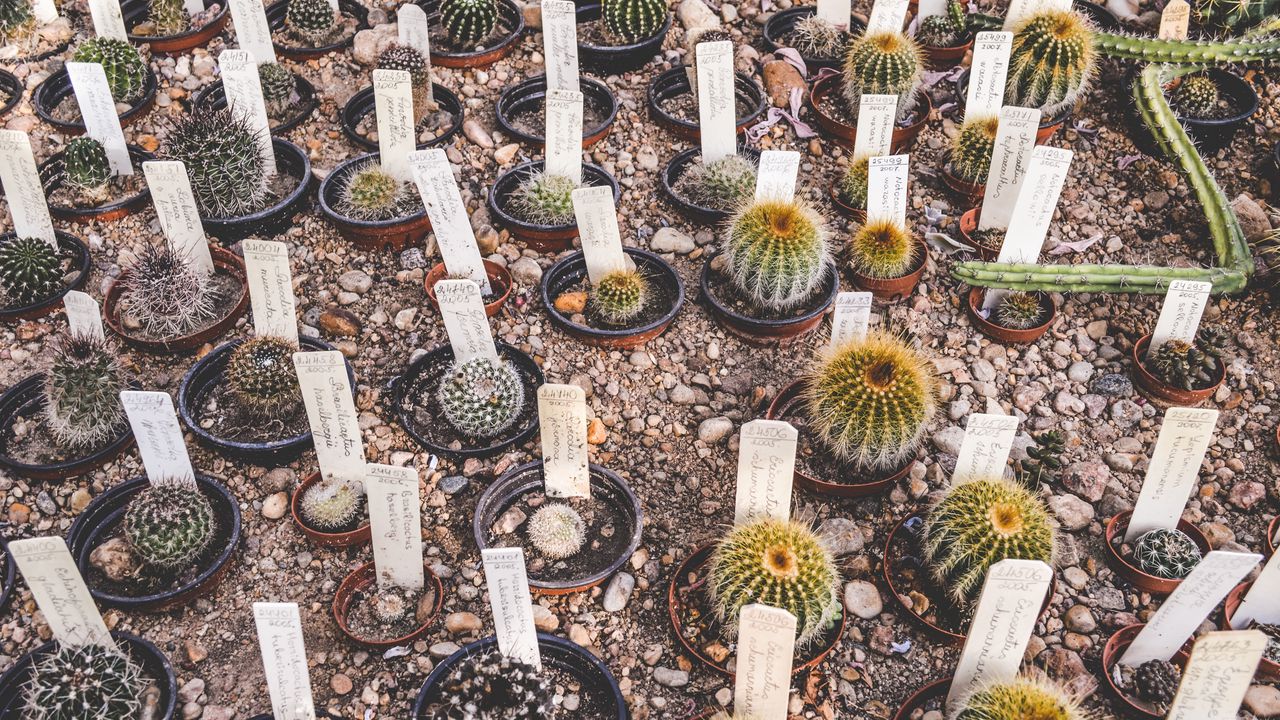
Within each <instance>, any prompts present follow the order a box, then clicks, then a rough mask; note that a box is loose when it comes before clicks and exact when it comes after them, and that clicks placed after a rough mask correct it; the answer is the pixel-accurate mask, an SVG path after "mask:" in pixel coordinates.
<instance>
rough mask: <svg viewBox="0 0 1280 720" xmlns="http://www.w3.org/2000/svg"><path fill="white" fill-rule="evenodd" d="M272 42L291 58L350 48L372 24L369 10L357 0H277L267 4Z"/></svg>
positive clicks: (297, 58)
mask: <svg viewBox="0 0 1280 720" xmlns="http://www.w3.org/2000/svg"><path fill="white" fill-rule="evenodd" d="M266 12H267V23H268V24H269V25H270V26H271V44H272V46H273V47H275V51H276V55H279V56H280V57H283V58H285V59H288V60H310V59H313V58H318V57H322V56H324V55H328V54H329V53H331V52H336V51H339V50H342V49H343V48H348V47H351V43H352V41H353V40H354V39H355V36H356V33H357V32H359V31H360V30H363V29H366V28H368V27H369V11H368V10H366V9H365V7H364V6H363V5H361V4H360V3H358V2H355V0H338V2H337V10H336V11H335V10H334V6H333V5H331V4H330V3H329V0H277V2H275V3H272V4H271V5H268V6H267V11H266Z"/></svg>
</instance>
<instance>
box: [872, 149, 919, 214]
mask: <svg viewBox="0 0 1280 720" xmlns="http://www.w3.org/2000/svg"><path fill="white" fill-rule="evenodd" d="M909 163H910V156H908V155H889V156H883V157H873V158H871V159H869V160H867V222H868V223H870V222H874V221H877V220H888V221H889V222H892V223H893V224H895V225H897V226H898V227H900V228H903V229H906V227H907V177H908V175H909V172H910V168H909V167H908V165H909Z"/></svg>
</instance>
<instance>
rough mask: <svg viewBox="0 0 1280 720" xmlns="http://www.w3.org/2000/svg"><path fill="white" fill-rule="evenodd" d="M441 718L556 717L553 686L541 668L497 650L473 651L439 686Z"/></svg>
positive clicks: (437, 714) (532, 719) (502, 719)
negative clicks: (540, 671)
mask: <svg viewBox="0 0 1280 720" xmlns="http://www.w3.org/2000/svg"><path fill="white" fill-rule="evenodd" d="M440 700H441V702H440V704H441V706H440V707H436V708H434V709H433V711H434V713H435V715H434V716H435V717H440V718H442V720H524V719H526V718H527V719H528V720H535V719H537V718H544V717H553V716H554V715H555V709H556V707H555V706H556V700H555V697H554V688H553V687H552V685H551V683H550V681H548V680H547V678H544V677H543V676H542V674H541V673H539V672H538V669H537V668H535V667H534V666H532V665H529V664H527V663H524V662H521V661H520V660H516V659H514V658H509V657H506V656H504V655H503V654H502V653H500V652H498V651H497V650H491V651H489V652H484V653H480V654H476V655H471V656H469V657H467V658H465V659H464V660H462V662H460V663H458V666H457V667H456V668H454V669H453V672H451V673H449V676H448V677H447V678H445V680H444V682H443V683H441V687H440Z"/></svg>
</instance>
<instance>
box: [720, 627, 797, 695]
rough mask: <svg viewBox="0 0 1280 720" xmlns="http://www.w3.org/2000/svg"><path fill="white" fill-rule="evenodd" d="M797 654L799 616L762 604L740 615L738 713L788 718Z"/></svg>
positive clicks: (737, 685) (735, 693)
mask: <svg viewBox="0 0 1280 720" xmlns="http://www.w3.org/2000/svg"><path fill="white" fill-rule="evenodd" d="M795 651H796V616H795V615H792V614H791V613H789V612H787V611H786V610H781V609H779V608H775V607H769V606H768V605H762V604H760V603H752V604H751V605H746V606H744V607H743V608H742V609H741V610H740V611H738V659H737V663H736V665H735V667H737V670H738V672H737V677H736V678H735V679H734V683H733V709H734V712H735V713H737V714H739V715H741V716H742V717H750V718H760V720H770V719H772V718H779V719H784V718H786V717H787V702H788V700H789V699H790V694H791V662H792V659H793V658H794V656H795Z"/></svg>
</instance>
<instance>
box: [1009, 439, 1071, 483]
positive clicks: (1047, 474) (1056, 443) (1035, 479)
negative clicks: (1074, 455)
mask: <svg viewBox="0 0 1280 720" xmlns="http://www.w3.org/2000/svg"><path fill="white" fill-rule="evenodd" d="M1031 440H1032V442H1033V443H1035V444H1034V445H1032V446H1031V447H1028V448H1027V457H1026V459H1024V460H1023V461H1022V462H1021V463H1019V464H1018V482H1020V483H1022V484H1023V485H1024V486H1026V487H1027V488H1028V489H1031V490H1035V489H1036V488H1038V487H1039V485H1040V483H1041V482H1046V483H1049V482H1053V481H1054V480H1056V479H1057V477H1058V471H1059V470H1061V469H1062V453H1063V451H1064V450H1065V449H1066V447H1067V439H1066V436H1065V435H1063V433H1062V431H1061V430H1045V431H1044V432H1042V433H1038V434H1036V435H1033V436H1032V438H1031Z"/></svg>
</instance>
